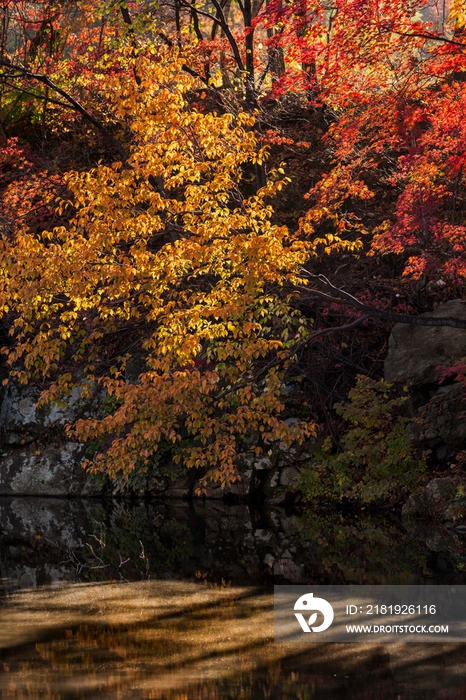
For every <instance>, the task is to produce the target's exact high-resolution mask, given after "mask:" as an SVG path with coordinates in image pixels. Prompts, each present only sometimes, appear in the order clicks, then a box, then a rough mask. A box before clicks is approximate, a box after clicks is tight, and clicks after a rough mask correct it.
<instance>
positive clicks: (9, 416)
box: [0, 383, 96, 445]
mask: <svg viewBox="0 0 466 700" xmlns="http://www.w3.org/2000/svg"><path fill="white" fill-rule="evenodd" d="M84 388H85V387H84V384H83V385H81V386H77V387H74V388H73V389H72V391H71V394H70V395H69V396H67V397H66V399H63V401H55V402H53V403H51V404H48V405H47V406H43V407H42V408H38V407H37V402H38V401H39V398H40V395H41V390H40V389H39V388H38V387H34V386H22V385H18V384H14V383H10V384H9V385H8V388H7V390H6V392H5V393H4V396H3V401H2V405H1V407H0V431H1V433H2V436H3V440H2V441H3V443H6V444H7V445H24V444H27V443H28V442H32V441H33V440H34V439H36V438H37V437H38V436H40V435H44V434H46V433H48V432H50V430H51V429H55V428H62V427H63V426H65V425H66V424H67V423H70V422H73V421H75V420H76V419H77V418H86V417H89V416H90V415H92V411H93V410H95V405H96V404H95V398H93V399H89V398H83V394H84ZM87 388H88V387H86V389H87Z"/></svg>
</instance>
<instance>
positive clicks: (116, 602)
mask: <svg viewBox="0 0 466 700" xmlns="http://www.w3.org/2000/svg"><path fill="white" fill-rule="evenodd" d="M272 625H273V615H272V596H271V595H270V594H263V593H260V592H258V591H257V590H256V589H254V588H238V587H232V588H228V587H224V588H213V587H209V586H203V585H200V584H195V583H186V582H180V581H151V582H139V583H130V584H128V583H121V584H74V585H69V586H63V587H60V588H59V589H50V588H44V589H35V590H29V591H20V592H16V593H14V594H12V595H11V596H10V598H9V600H8V603H7V604H6V605H5V606H4V607H3V610H2V615H1V626H0V650H1V662H0V663H1V667H2V669H3V673H2V674H1V676H0V691H1V697H2V699H5V700H10V698H11V699H12V698H22V699H24V700H29V699H31V700H32V699H34V700H36V699H37V698H42V697H46V698H49V699H50V700H70V699H71V698H73V699H74V698H97V697H98V698H104V699H106V698H109V699H110V698H112V699H113V698H115V699H116V698H125V699H126V698H128V699H134V700H142V699H143V698H144V699H146V698H153V699H157V700H187V699H188V698H189V699H193V700H227V699H230V698H242V699H244V700H246V699H249V698H250V699H251V700H265V699H266V698H267V699H269V700H272V699H276V700H279V699H280V700H306V699H309V700H310V699H311V698H312V699H313V700H320V699H321V698H322V699H323V698H325V699H326V700H334V699H335V700H336V699H337V698H339V699H340V698H343V699H346V698H348V699H349V698H354V699H356V700H359V699H360V700H363V699H367V700H369V699H370V700H378V699H380V698H384V699H385V698H394V699H396V698H400V700H420V699H421V698H422V699H425V698H432V699H433V700H436V699H437V698H438V699H439V700H440V698H442V699H443V700H446V698H450V700H453V698H458V700H459V698H460V697H461V698H463V697H464V696H465V693H466V679H465V675H464V662H465V657H466V649H465V648H464V646H463V645H455V646H454V645H432V644H428V645H427V644H426V645H419V646H417V645H412V644H410V645H406V646H404V645H402V644H396V645H385V646H381V645H380V646H375V645H365V646H364V645H357V648H355V647H354V646H353V645H348V644H334V645H330V644H312V645H308V644H306V645H296V644H293V645H285V644H275V643H274V642H273V641H272V634H273V630H272Z"/></svg>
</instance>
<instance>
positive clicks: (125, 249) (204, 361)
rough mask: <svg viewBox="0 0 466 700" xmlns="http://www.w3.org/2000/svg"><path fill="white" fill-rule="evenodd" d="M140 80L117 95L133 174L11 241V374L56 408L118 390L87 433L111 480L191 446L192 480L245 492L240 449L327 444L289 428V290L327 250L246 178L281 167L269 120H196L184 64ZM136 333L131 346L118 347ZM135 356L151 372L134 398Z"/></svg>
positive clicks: (99, 175)
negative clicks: (266, 136) (268, 160)
mask: <svg viewBox="0 0 466 700" xmlns="http://www.w3.org/2000/svg"><path fill="white" fill-rule="evenodd" d="M135 69H136V71H137V73H138V75H139V77H140V81H139V85H137V84H136V82H135V81H133V82H128V81H127V80H125V79H123V80H122V79H121V78H120V77H118V76H116V77H114V79H113V80H109V83H108V86H107V99H108V100H109V102H110V103H111V104H112V108H113V109H114V110H115V113H116V114H117V116H118V118H119V119H121V120H122V121H124V122H125V123H126V124H127V125H128V128H130V129H131V133H132V141H131V148H130V153H129V158H128V160H127V161H126V162H124V163H123V162H121V161H120V162H114V163H112V164H111V165H110V166H108V165H101V166H98V167H97V168H94V169H91V170H90V171H86V172H70V173H68V174H67V175H66V176H65V180H66V184H67V187H68V188H69V191H70V192H71V193H72V205H70V203H69V201H68V200H65V201H63V204H62V205H61V206H62V207H65V206H73V207H74V213H73V214H72V216H71V218H70V221H69V223H68V224H67V225H66V226H60V227H56V228H54V229H52V230H50V231H40V232H37V231H31V230H30V229H29V230H28V229H20V230H17V231H16V232H15V234H14V236H12V237H9V238H7V237H4V239H3V242H2V248H1V260H0V266H1V269H2V271H3V272H2V276H1V300H2V304H1V308H2V310H3V313H4V314H7V313H9V312H10V310H11V311H12V312H13V319H14V320H13V324H12V330H11V333H12V336H13V340H14V345H13V347H12V348H10V350H9V351H8V361H9V363H10V364H11V366H12V367H14V368H15V369H13V370H12V373H11V374H12V376H13V377H16V379H17V380H18V381H20V382H27V381H31V380H38V379H41V380H42V379H44V378H47V379H49V380H51V381H52V384H51V386H50V388H49V389H48V390H47V391H45V392H44V395H43V401H49V400H53V399H56V398H58V397H60V396H62V395H63V394H65V395H66V393H67V391H69V389H70V387H71V386H73V385H74V384H76V383H80V385H81V386H84V391H85V392H86V391H87V392H92V391H94V390H95V386H96V385H95V383H96V382H98V383H99V384H100V385H101V386H102V387H104V388H105V391H106V392H107V394H108V396H109V397H111V398H112V399H113V400H114V402H115V403H114V406H115V408H114V410H112V411H111V412H110V415H107V416H106V417H104V418H96V419H94V420H86V421H81V422H79V423H78V424H77V426H76V427H75V428H74V429H73V434H75V435H77V436H78V437H79V438H81V439H84V440H89V439H91V438H92V439H94V440H95V439H103V438H105V437H107V438H110V443H111V444H110V446H109V448H108V449H107V450H106V451H105V453H104V454H102V455H99V456H97V457H96V460H95V462H94V468H96V469H100V468H105V469H106V470H107V471H108V472H109V473H111V474H114V475H115V474H117V473H121V472H122V473H128V472H130V471H131V470H132V469H134V468H138V467H139V468H143V467H144V464H146V463H147V462H148V461H150V459H151V457H152V456H153V455H154V454H155V452H156V451H157V449H158V447H159V445H160V444H161V442H163V441H165V443H167V442H168V443H169V444H171V445H172V446H173V447H174V448H176V447H177V446H178V445H179V444H180V442H181V441H184V442H185V443H186V447H185V449H184V451H183V454H182V459H183V460H184V463H185V464H186V465H187V466H200V465H205V464H208V465H210V466H211V473H210V475H211V476H212V478H217V479H220V480H221V481H222V482H223V483H229V482H230V481H233V480H235V478H237V465H236V457H237V453H238V451H239V450H241V449H245V448H246V447H248V446H249V448H252V449H254V450H255V451H258V452H260V451H261V450H263V449H270V448H271V447H272V446H273V445H274V443H276V442H277V441H282V442H283V443H285V444H286V443H290V442H291V441H294V440H297V441H298V442H299V441H301V440H303V439H304V438H305V437H307V436H309V435H311V434H314V430H315V428H314V425H313V424H312V423H306V422H305V421H303V422H302V423H301V424H299V425H298V426H294V427H287V425H286V424H285V423H284V422H283V420H282V419H281V412H282V410H283V406H284V404H283V396H282V394H281V389H282V382H283V372H284V368H285V367H286V364H287V362H289V361H290V358H291V355H292V353H290V352H289V350H288V348H289V346H290V345H294V344H296V343H298V342H299V341H300V340H301V341H302V340H304V339H305V337H306V334H307V333H308V330H307V329H306V327H305V324H304V322H303V319H300V317H299V315H297V314H296V312H295V311H293V309H292V307H290V296H292V295H293V292H291V293H290V292H285V291H284V285H285V284H286V283H289V284H293V283H294V282H295V281H296V280H297V279H298V277H299V266H300V265H302V264H303V263H304V262H305V261H306V259H307V258H308V255H309V246H308V245H307V244H306V243H305V242H303V241H301V240H300V239H299V238H298V237H296V236H294V235H293V234H292V233H290V232H289V231H288V230H287V229H286V227H283V226H277V225H274V224H273V223H272V222H271V215H272V208H271V206H270V205H269V204H268V200H269V199H270V198H271V197H273V196H274V194H275V193H276V192H277V191H278V190H279V189H280V188H281V187H282V186H283V184H284V177H283V174H282V173H281V172H280V171H277V172H274V173H271V176H270V179H269V182H268V183H267V185H266V186H265V187H264V188H262V189H261V190H260V191H259V192H258V193H257V194H256V195H252V196H249V197H245V196H244V195H243V194H242V192H241V188H240V183H241V177H242V171H243V169H244V167H245V166H246V165H247V164H248V163H253V162H254V161H260V160H261V159H262V158H264V157H265V153H264V151H263V150H261V149H259V148H258V146H257V142H256V138H255V137H254V134H253V131H252V130H251V127H252V125H253V124H252V119H251V117H250V116H249V115H247V114H245V113H240V114H239V115H238V116H237V117H233V116H232V115H229V114H225V115H222V116H219V115H217V114H205V113H204V114H203V113H200V112H197V111H196V110H193V109H190V108H189V106H188V103H187V97H186V96H187V94H188V93H189V91H190V90H191V89H192V87H193V80H194V79H193V78H192V77H191V76H189V75H188V74H186V73H185V72H184V71H183V59H181V58H180V57H179V56H178V54H177V51H176V50H170V49H159V50H158V52H157V54H156V55H153V56H147V57H143V56H141V57H139V58H138V59H137V61H136V65H135ZM128 326H129V327H130V328H131V337H132V338H133V342H132V343H131V344H130V345H129V346H127V347H126V348H125V347H124V345H123V346H122V345H121V344H119V343H118V342H117V341H118V336H119V334H123V335H124V334H125V332H126V329H127V328H128ZM109 348H110V349H111V350H112V351H113V352H114V353H115V355H114V356H112V353H111V352H110V353H109V352H108V349H109ZM135 351H141V352H142V353H143V354H144V359H145V365H146V368H145V370H144V371H142V372H141V374H140V376H139V380H138V382H137V383H135V384H129V383H128V382H126V381H125V377H124V372H125V365H126V363H127V361H128V360H129V358H130V357H131V355H132V354H134V352H135ZM19 366H20V367H21V369H19V368H18V367H19Z"/></svg>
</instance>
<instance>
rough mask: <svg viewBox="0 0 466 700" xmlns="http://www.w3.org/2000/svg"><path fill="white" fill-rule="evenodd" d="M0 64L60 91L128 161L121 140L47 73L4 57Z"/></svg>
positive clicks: (57, 91) (124, 160) (5, 74)
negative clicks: (11, 61) (16, 63)
mask: <svg viewBox="0 0 466 700" xmlns="http://www.w3.org/2000/svg"><path fill="white" fill-rule="evenodd" d="M0 66H2V67H3V68H8V69H11V70H14V71H17V72H18V73H19V74H20V75H22V76H24V77H25V78H29V80H37V82H39V83H42V84H43V85H46V86H47V87H49V88H51V89H52V90H54V92H56V93H58V94H59V95H61V97H63V98H64V99H65V100H66V101H67V102H69V104H70V105H72V107H73V108H74V109H75V110H76V111H77V112H79V114H81V115H82V116H83V117H84V118H85V119H86V120H87V121H88V122H90V123H91V124H92V125H93V126H94V127H95V128H96V129H97V130H98V131H100V133H101V134H102V135H103V136H104V137H105V139H106V140H107V141H108V142H109V143H110V144H111V145H112V146H113V148H115V149H116V150H117V151H118V153H119V155H120V156H121V159H122V161H123V162H126V161H127V160H128V154H127V153H126V151H125V149H124V148H123V146H122V145H121V143H120V142H119V141H117V140H116V139H115V138H114V137H113V136H112V135H111V134H110V132H109V131H107V129H106V128H105V126H104V125H103V124H102V122H100V121H99V120H98V119H96V118H95V117H93V116H92V114H90V113H89V112H88V111H87V110H86V109H85V108H84V107H83V106H82V105H81V104H80V103H79V102H78V101H77V100H75V99H74V97H71V95H69V94H68V93H67V92H65V90H62V88H60V87H58V85H55V83H54V82H53V81H52V80H50V78H48V77H47V76H46V75H44V74H42V73H32V72H31V71H28V70H27V69H26V68H22V67H21V66H17V65H13V64H11V63H9V62H8V61H5V60H3V59H0ZM7 75H8V73H6V72H5V73H3V74H0V78H1V77H3V76H5V77H6V76H7Z"/></svg>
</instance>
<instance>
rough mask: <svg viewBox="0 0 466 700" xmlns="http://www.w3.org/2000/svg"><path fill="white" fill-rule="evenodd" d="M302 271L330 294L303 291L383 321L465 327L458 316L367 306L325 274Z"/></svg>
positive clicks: (303, 288) (464, 322) (305, 288)
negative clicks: (409, 313) (403, 312)
mask: <svg viewBox="0 0 466 700" xmlns="http://www.w3.org/2000/svg"><path fill="white" fill-rule="evenodd" d="M301 271H302V273H303V274H304V275H305V276H306V277H308V278H311V279H315V280H316V281H318V282H321V283H322V284H323V285H325V286H326V287H327V288H328V289H330V290H331V294H329V293H326V292H323V291H321V290H320V289H315V288H309V287H300V289H302V290H303V291H304V290H305V291H307V292H311V293H312V294H315V295H317V296H319V297H321V298H323V299H325V300H326V301H329V302H332V303H335V304H345V305H347V306H352V307H354V308H356V309H359V311H362V313H364V314H365V315H366V317H367V316H369V317H371V318H380V319H382V320H383V321H391V322H392V323H407V324H410V325H415V326H450V327H453V328H465V329H466V320H463V319H460V318H452V317H447V318H437V317H435V316H410V315H408V314H396V313H393V312H391V311H384V310H382V309H377V308H376V307H375V306H369V305H367V304H363V303H362V301H359V299H357V298H356V297H354V296H353V295H352V294H350V293H349V292H345V291H344V290H343V289H339V288H338V287H335V285H334V284H332V283H331V282H330V280H329V279H327V277H325V275H314V274H313V273H312V272H308V271H307V270H304V269H302V270H301Z"/></svg>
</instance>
